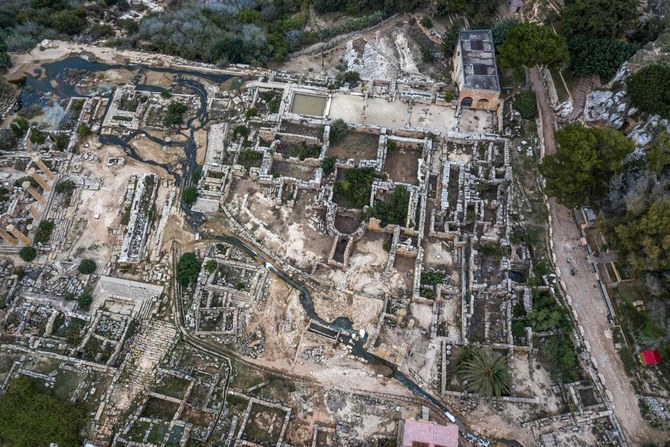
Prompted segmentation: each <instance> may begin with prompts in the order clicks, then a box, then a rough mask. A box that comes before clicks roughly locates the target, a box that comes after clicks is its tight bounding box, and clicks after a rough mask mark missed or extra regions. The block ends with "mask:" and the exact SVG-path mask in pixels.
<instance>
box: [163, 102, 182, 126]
mask: <svg viewBox="0 0 670 447" xmlns="http://www.w3.org/2000/svg"><path fill="white" fill-rule="evenodd" d="M187 110H188V107H186V105H185V104H182V103H180V102H171V103H170V105H169V106H168V109H167V113H166V114H165V118H164V119H163V124H164V125H165V126H168V127H170V126H179V125H180V124H183V123H184V114H185V113H186V111H187Z"/></svg>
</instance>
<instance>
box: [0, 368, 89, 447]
mask: <svg viewBox="0 0 670 447" xmlns="http://www.w3.org/2000/svg"><path fill="white" fill-rule="evenodd" d="M85 421H86V406H85V405H82V404H81V403H79V402H71V401H70V400H68V399H59V398H58V397H56V395H55V394H54V391H53V390H51V389H49V388H45V387H44V386H42V385H40V384H38V383H37V382H36V381H34V380H33V379H31V378H29V377H26V376H22V375H18V376H17V378H16V379H14V380H13V381H11V382H10V384H9V387H8V388H7V392H6V393H5V394H3V395H0V444H1V445H7V446H13V447H35V446H47V445H49V444H50V443H56V444H58V445H60V446H78V445H82V443H83V439H82V438H81V437H80V435H79V432H80V431H81V429H82V428H83V426H84V424H85Z"/></svg>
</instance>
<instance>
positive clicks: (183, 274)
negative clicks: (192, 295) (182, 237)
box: [177, 252, 201, 287]
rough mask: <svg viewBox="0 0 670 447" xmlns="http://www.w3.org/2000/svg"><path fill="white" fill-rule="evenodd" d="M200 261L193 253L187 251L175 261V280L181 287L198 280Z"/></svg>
mask: <svg viewBox="0 0 670 447" xmlns="http://www.w3.org/2000/svg"><path fill="white" fill-rule="evenodd" d="M200 267H201V263H200V261H199V260H198V258H197V257H196V256H195V254H194V253H191V252H187V253H184V254H183V255H181V258H179V262H178V263H177V282H178V283H179V285H181V286H182V287H188V286H189V285H191V284H193V283H195V282H196V281H197V280H198V274H199V273H200Z"/></svg>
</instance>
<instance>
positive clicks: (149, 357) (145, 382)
mask: <svg viewBox="0 0 670 447" xmlns="http://www.w3.org/2000/svg"><path fill="white" fill-rule="evenodd" d="M176 335H177V329H176V328H175V327H174V325H172V324H171V323H168V322H165V321H157V320H154V321H151V323H149V325H148V327H147V328H146V329H144V330H143V331H142V332H140V334H139V335H138V337H137V339H136V340H135V342H134V343H133V345H132V347H131V348H130V354H129V356H128V359H127V360H126V361H125V362H124V363H123V365H122V366H121V368H120V370H119V372H118V373H117V375H116V376H115V377H114V382H113V384H112V386H111V387H110V391H109V393H108V394H107V396H106V398H105V400H104V401H103V402H102V403H101V406H100V408H99V409H98V413H97V414H96V418H95V419H96V421H97V430H96V439H97V440H98V441H100V442H103V443H104V442H106V441H109V440H110V439H111V438H112V436H113V434H114V430H115V425H116V422H118V420H119V418H120V417H121V416H123V415H124V414H125V413H126V412H127V411H128V409H129V408H130V406H131V404H132V403H133V401H134V400H135V398H136V397H137V396H138V395H139V394H140V393H142V392H146V391H149V389H148V388H149V386H150V385H151V383H152V381H153V378H154V375H155V372H156V370H157V369H158V366H159V365H160V362H161V360H162V359H163V357H164V356H165V354H167V352H168V351H169V350H170V348H171V347H172V344H173V343H174V341H175V340H176Z"/></svg>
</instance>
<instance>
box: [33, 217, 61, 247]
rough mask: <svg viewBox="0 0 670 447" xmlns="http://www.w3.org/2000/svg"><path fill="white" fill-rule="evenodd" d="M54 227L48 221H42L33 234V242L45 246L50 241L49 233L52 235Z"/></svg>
mask: <svg viewBox="0 0 670 447" xmlns="http://www.w3.org/2000/svg"><path fill="white" fill-rule="evenodd" d="M55 227H56V225H55V224H54V223H53V222H52V221H50V220H43V221H41V222H40V223H39V225H38V226H37V231H36V232H35V242H36V243H37V242H39V243H42V244H46V243H48V242H49V239H51V233H53V231H54V228H55Z"/></svg>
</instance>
